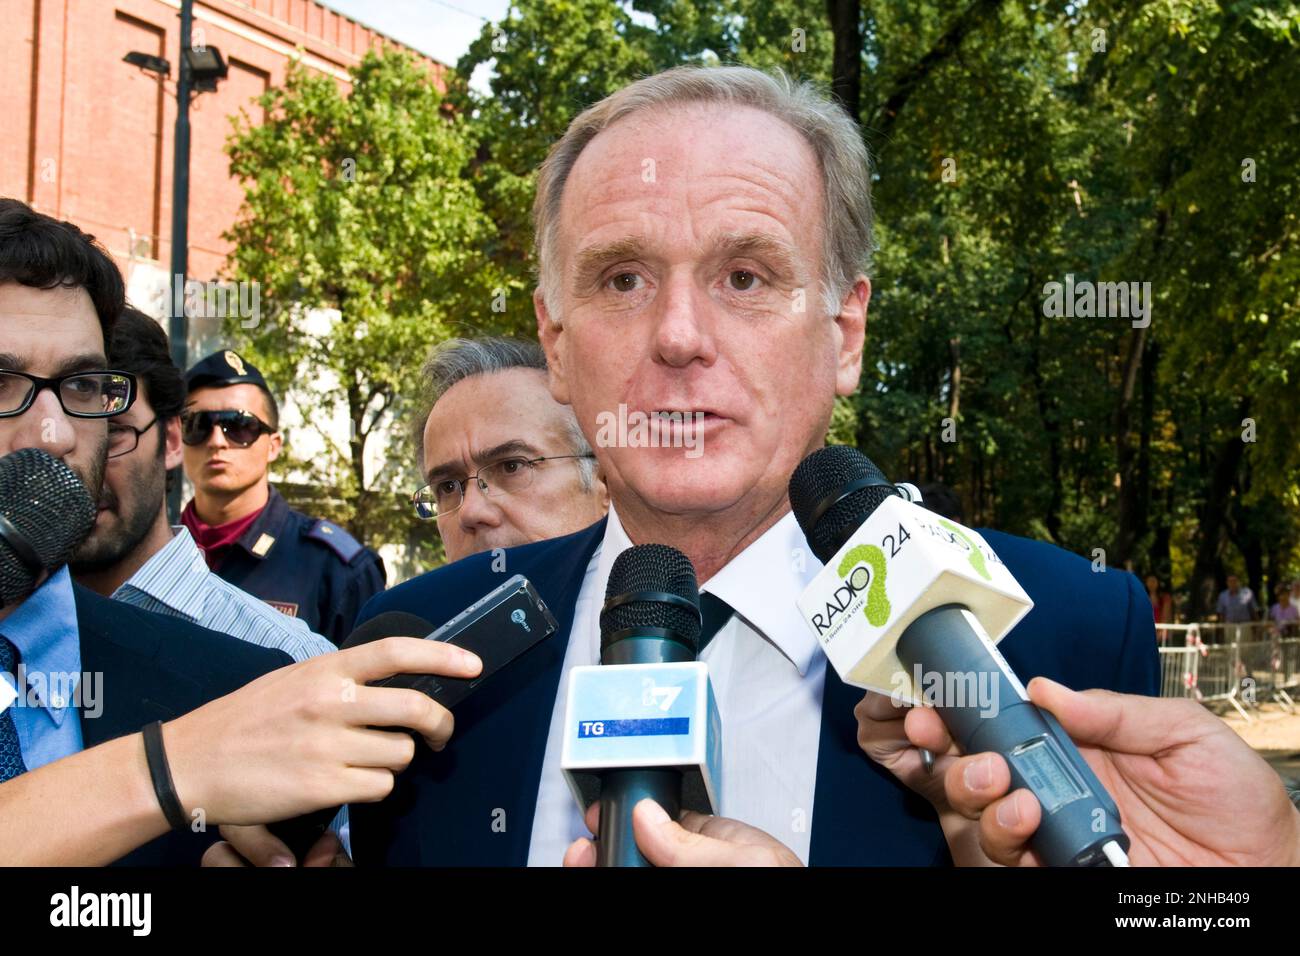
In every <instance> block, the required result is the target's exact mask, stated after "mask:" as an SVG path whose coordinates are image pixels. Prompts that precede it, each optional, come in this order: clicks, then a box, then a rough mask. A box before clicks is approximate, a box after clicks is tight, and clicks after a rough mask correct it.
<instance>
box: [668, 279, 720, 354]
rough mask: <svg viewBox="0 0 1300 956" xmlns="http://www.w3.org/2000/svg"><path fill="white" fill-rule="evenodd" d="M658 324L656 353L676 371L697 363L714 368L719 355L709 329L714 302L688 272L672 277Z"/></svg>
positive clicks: (669, 280)
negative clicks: (696, 361) (693, 362)
mask: <svg viewBox="0 0 1300 956" xmlns="http://www.w3.org/2000/svg"><path fill="white" fill-rule="evenodd" d="M658 305H659V308H660V313H659V324H658V326H657V327H656V328H655V351H656V352H657V353H658V355H659V358H660V359H661V360H662V361H663V362H664V363H665V364H666V365H670V366H673V367H674V368H681V367H684V366H686V365H689V364H690V363H691V362H692V361H694V360H695V359H697V358H698V359H702V360H703V361H704V362H705V364H712V362H713V360H714V358H715V357H716V355H717V351H716V349H715V347H714V342H713V335H712V332H711V326H710V320H711V319H710V317H711V314H712V307H713V305H714V303H713V301H712V300H711V299H710V298H709V296H708V294H707V293H706V292H705V291H704V290H702V289H700V288H699V287H698V285H697V284H696V281H695V278H694V276H692V275H690V274H689V273H688V272H684V273H683V274H681V275H670V276H669V277H668V278H667V280H666V281H665V283H664V286H663V289H662V291H661V292H660V295H659V302H658Z"/></svg>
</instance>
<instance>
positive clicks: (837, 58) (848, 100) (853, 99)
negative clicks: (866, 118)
mask: <svg viewBox="0 0 1300 956" xmlns="http://www.w3.org/2000/svg"><path fill="white" fill-rule="evenodd" d="M826 12H827V14H828V15H829V16H830V21H831V33H832V34H833V35H834V36H835V51H834V54H833V55H832V59H831V95H832V96H834V97H835V99H836V100H838V101H839V104H840V105H841V106H843V107H844V112H846V113H848V114H849V116H850V117H851V118H852V119H853V122H855V123H856V122H858V121H859V119H860V111H861V109H862V25H861V17H862V6H861V3H860V0H826Z"/></svg>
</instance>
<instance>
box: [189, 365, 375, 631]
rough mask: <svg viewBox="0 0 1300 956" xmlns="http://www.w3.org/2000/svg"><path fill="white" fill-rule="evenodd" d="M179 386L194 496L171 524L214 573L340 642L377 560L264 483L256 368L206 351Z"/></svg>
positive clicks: (266, 415) (269, 441)
mask: <svg viewBox="0 0 1300 956" xmlns="http://www.w3.org/2000/svg"><path fill="white" fill-rule="evenodd" d="M185 385H186V391H187V397H186V400H185V408H184V411H183V412H182V413H181V442H182V444H183V445H184V454H183V459H184V467H185V474H186V475H187V476H188V477H189V479H190V481H192V482H193V483H194V499H193V500H192V501H191V502H190V503H189V504H188V505H186V507H185V510H184V512H183V513H182V514H181V523H182V524H183V525H184V526H185V527H186V528H187V529H188V530H189V532H190V534H191V535H193V537H194V541H195V543H196V544H198V546H199V548H201V549H202V551H203V553H204V557H205V558H206V559H207V562H208V566H209V567H210V568H211V569H212V570H213V571H215V572H216V573H217V574H218V575H219V576H220V577H222V578H224V579H225V580H226V581H228V582H230V583H231V584H233V585H235V587H238V588H241V589H242V590H244V591H247V592H248V593H249V594H252V595H255V596H256V597H259V598H261V599H262V600H263V601H265V602H266V603H267V604H269V605H271V606H272V607H273V608H275V609H276V610H277V611H281V612H282V613H284V614H287V615H289V616H291V617H296V618H299V619H301V620H303V621H304V622H306V624H307V626H308V627H309V628H310V629H311V630H312V631H315V632H316V633H317V634H321V635H324V636H325V637H326V638H328V639H329V640H330V641H331V642H333V643H334V644H335V645H338V644H341V643H342V642H343V640H344V639H345V638H346V637H347V636H348V634H349V633H350V632H351V630H352V623H353V621H354V620H355V618H356V616H357V612H358V611H360V610H361V606H362V605H363V604H365V603H366V601H368V600H369V599H370V598H371V597H372V596H373V595H375V594H377V593H379V592H380V591H382V590H383V589H384V563H383V561H382V559H381V558H380V557H379V555H378V554H376V553H375V552H374V551H372V550H371V549H370V548H367V547H364V546H363V545H362V544H361V543H360V542H358V541H357V540H356V539H355V538H353V537H352V536H351V535H350V534H348V533H347V532H346V531H345V530H343V528H341V527H339V526H338V525H336V524H334V523H333V522H331V521H325V520H323V519H320V520H318V519H314V518H311V517H308V516H307V515H305V514H303V513H301V512H299V511H295V510H294V509H292V508H290V507H289V505H288V503H287V502H286V501H285V500H284V498H283V497H282V496H281V495H280V493H279V492H278V491H276V490H275V488H273V487H272V486H271V483H270V480H269V479H268V477H267V469H268V468H269V467H270V464H271V462H273V461H275V460H276V458H278V457H279V455H280V448H281V436H280V432H279V410H278V408H277V407H276V402H275V398H274V396H272V394H271V391H270V389H269V388H268V387H267V384H266V379H264V378H263V377H262V373H261V372H259V371H258V370H257V368H256V366H254V365H253V364H252V363H251V362H249V361H248V360H247V359H245V358H243V357H242V356H241V355H239V354H238V353H236V352H233V351H230V350H224V351H221V352H214V353H213V354H211V355H209V356H207V357H206V358H204V359H203V360H201V361H200V362H198V363H197V364H195V365H194V366H193V367H192V368H191V369H190V370H189V371H188V372H187V373H186V375H185Z"/></svg>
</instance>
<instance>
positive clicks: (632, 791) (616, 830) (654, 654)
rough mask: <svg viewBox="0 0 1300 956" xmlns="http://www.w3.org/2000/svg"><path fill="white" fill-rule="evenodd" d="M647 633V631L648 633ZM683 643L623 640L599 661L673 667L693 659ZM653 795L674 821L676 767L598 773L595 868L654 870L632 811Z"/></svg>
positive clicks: (651, 637) (678, 783)
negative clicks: (643, 849) (644, 852)
mask: <svg viewBox="0 0 1300 956" xmlns="http://www.w3.org/2000/svg"><path fill="white" fill-rule="evenodd" d="M647 630H649V629H647ZM693 660H695V655H694V654H693V653H691V651H690V649H689V648H687V647H686V646H685V645H683V644H679V643H678V642H677V641H674V640H672V639H670V638H664V637H661V636H659V635H657V634H647V635H645V636H639V635H638V636H632V637H625V638H623V639H622V640H619V641H615V642H614V643H612V644H610V645H608V646H607V647H603V648H601V652H600V663H601V664H602V665H607V664H614V665H617V664H673V663H679V662H682V661H693ZM647 797H649V798H650V799H651V800H653V801H655V802H656V803H657V804H659V806H661V807H663V808H664V811H665V812H667V814H668V816H669V817H671V818H672V819H674V820H676V819H677V815H678V814H679V813H680V812H681V805H682V772H681V770H680V769H679V768H677V767H631V768H625V769H620V770H606V771H604V772H603V773H602V774H601V775H600V827H599V831H598V832H597V834H596V865H597V866H651V865H652V864H651V863H650V861H649V860H647V859H646V858H645V857H644V856H642V855H641V851H640V850H639V849H638V848H637V845H636V835H635V834H634V833H633V830H632V808H633V807H635V806H636V805H637V803H638V802H639V801H641V800H644V799H645V798H647Z"/></svg>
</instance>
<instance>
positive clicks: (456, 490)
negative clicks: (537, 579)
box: [411, 455, 596, 520]
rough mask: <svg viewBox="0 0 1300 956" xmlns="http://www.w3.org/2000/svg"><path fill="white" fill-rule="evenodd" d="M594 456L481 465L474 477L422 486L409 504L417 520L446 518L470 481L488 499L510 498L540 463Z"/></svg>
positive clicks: (461, 501) (509, 460)
mask: <svg viewBox="0 0 1300 956" xmlns="http://www.w3.org/2000/svg"><path fill="white" fill-rule="evenodd" d="M595 457H596V456H595V455H543V456H542V457H540V458H523V457H515V458H502V459H501V460H500V461H494V462H492V463H491V464H490V465H484V466H483V467H482V468H480V469H479V470H478V473H477V474H473V475H469V476H468V477H466V478H463V479H460V478H443V479H442V480H440V481H435V482H434V483H433V484H430V485H425V486H424V487H423V488H421V489H420V490H419V491H417V492H416V493H415V494H413V495H411V504H413V505H414V506H415V514H416V517H418V518H423V519H426V520H427V519H429V518H437V517H438V516H439V515H449V514H451V513H452V512H453V511H455V510H457V509H458V508H459V507H460V506H461V505H463V504H464V503H465V489H466V487H468V486H469V483H470V482H471V481H473V482H477V484H478V490H479V491H481V492H483V494H485V495H487V496H488V497H493V498H494V497H497V496H498V495H513V494H517V493H518V492H521V491H523V490H524V489H525V488H527V487H528V486H529V485H531V484H532V483H533V476H534V474H535V473H536V471H537V466H538V465H539V464H540V463H541V462H544V461H560V460H561V459H565V458H575V459H581V458H595Z"/></svg>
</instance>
